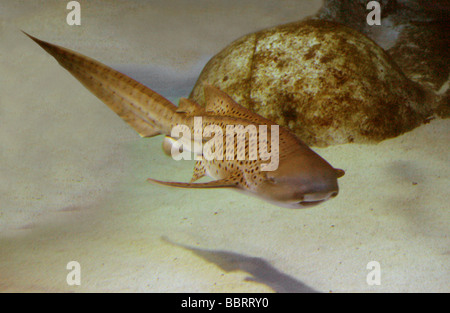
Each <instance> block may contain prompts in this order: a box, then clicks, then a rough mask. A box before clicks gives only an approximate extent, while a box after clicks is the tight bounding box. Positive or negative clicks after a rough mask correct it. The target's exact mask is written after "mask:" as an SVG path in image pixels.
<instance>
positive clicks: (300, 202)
mask: <svg viewBox="0 0 450 313" xmlns="http://www.w3.org/2000/svg"><path fill="white" fill-rule="evenodd" d="M325 201H326V200H316V201H299V202H298V204H299V205H301V206H302V207H311V206H315V205H318V204H321V203H322V202H325Z"/></svg>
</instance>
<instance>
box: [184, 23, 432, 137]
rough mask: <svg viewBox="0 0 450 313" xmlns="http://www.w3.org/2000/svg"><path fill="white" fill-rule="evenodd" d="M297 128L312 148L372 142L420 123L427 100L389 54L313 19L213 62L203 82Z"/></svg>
mask: <svg viewBox="0 0 450 313" xmlns="http://www.w3.org/2000/svg"><path fill="white" fill-rule="evenodd" d="M205 82H207V83H209V84H212V85H215V86H217V87H219V88H220V89H222V90H223V91H225V92H227V93H228V94H229V95H230V96H231V97H233V98H234V99H235V100H236V101H237V102H239V103H240V104H242V105H244V106H246V107H248V108H250V109H252V110H253V111H255V112H257V113H259V114H261V115H262V116H265V117H267V118H269V119H271V120H273V121H275V122H277V123H278V124H280V125H284V126H287V127H289V128H290V129H292V130H293V131H294V132H295V133H296V134H297V135H298V136H299V137H300V138H301V139H302V140H304V141H305V142H306V143H307V144H309V145H316V146H327V145H331V144H342V143H348V142H358V143H373V142H378V141H380V140H383V139H385V138H389V137H394V136H397V135H399V134H401V133H403V132H405V131H408V130H410V129H412V128H414V127H416V126H418V125H419V124H421V123H422V122H423V120H424V118H426V117H427V116H428V115H429V114H430V109H429V107H428V106H426V105H424V104H425V103H427V102H428V99H427V97H428V96H429V93H427V92H425V91H424V89H423V88H421V87H420V86H419V85H418V84H417V83H415V82H412V81H411V80H409V79H408V78H407V77H406V76H405V75H404V74H403V72H402V71H401V70H400V68H399V67H398V66H397V65H396V63H395V62H393V61H392V60H391V58H390V57H389V55H388V54H387V53H386V52H385V51H384V50H383V49H382V48H380V47H379V46H378V45H377V44H376V43H375V42H373V41H372V40H371V39H369V38H368V37H366V36H365V35H363V34H361V33H360V32H358V31H356V30H353V29H351V28H349V27H346V26H344V25H342V24H338V23H334V22H329V21H323V20H308V21H303V22H296V23H291V24H287V25H282V26H277V27H273V28H270V29H267V30H263V31H260V32H257V33H253V34H250V35H247V36H244V37H242V38H240V39H238V40H236V41H235V42H233V43H232V44H231V45H230V46H228V47H226V48H225V49H224V50H222V51H221V52H220V53H219V54H217V55H216V56H214V57H213V58H212V59H211V60H210V61H209V62H208V64H207V65H206V66H205V68H204V69H203V71H202V73H201V75H200V77H199V79H198V81H197V83H196V85H195V87H194V89H193V90H192V93H191V95H190V98H191V99H193V100H195V101H197V102H198V103H200V104H204V98H203V88H202V85H203V83H205Z"/></svg>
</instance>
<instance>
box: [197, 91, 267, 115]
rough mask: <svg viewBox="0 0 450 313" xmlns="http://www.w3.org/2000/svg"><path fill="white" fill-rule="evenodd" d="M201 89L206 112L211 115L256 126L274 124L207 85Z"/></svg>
mask: <svg viewBox="0 0 450 313" xmlns="http://www.w3.org/2000/svg"><path fill="white" fill-rule="evenodd" d="M203 88H204V89H203V90H204V95H205V103H206V112H210V113H213V114H214V115H222V116H229V117H235V118H241V119H246V120H249V121H251V122H253V123H258V124H274V123H273V122H271V121H269V120H268V119H265V118H264V117H262V116H261V115H258V114H256V113H254V112H252V111H250V110H249V109H247V108H246V107H243V106H242V105H240V104H239V103H237V102H236V101H234V100H233V99H232V98H231V97H230V96H229V95H227V94H226V93H225V92H223V91H222V90H220V89H218V88H216V87H214V86H212V85H209V84H205V85H204V87H203Z"/></svg>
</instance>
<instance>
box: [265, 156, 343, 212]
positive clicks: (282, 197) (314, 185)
mask: <svg viewBox="0 0 450 313" xmlns="http://www.w3.org/2000/svg"><path fill="white" fill-rule="evenodd" d="M344 174H345V172H344V171H343V170H341V169H336V168H333V167H332V166H331V165H330V164H329V163H328V162H326V161H325V160H324V159H322V158H321V157H320V156H319V155H317V154H316V153H315V152H313V151H312V150H309V149H305V150H304V151H303V153H301V154H295V155H290V156H289V157H288V158H285V159H284V160H280V164H279V166H278V168H277V169H276V170H274V171H270V172H267V174H266V180H264V181H263V182H262V183H261V184H260V185H259V186H258V190H257V193H258V195H259V196H260V197H262V198H264V199H265V200H266V201H269V202H272V203H273V204H276V205H278V206H281V207H285V208H290V209H301V208H309V207H312V206H315V205H318V204H320V203H323V202H325V201H327V200H329V199H332V198H334V197H336V196H337V195H338V193H339V187H338V182H337V180H338V178H339V177H342V176H343V175H344Z"/></svg>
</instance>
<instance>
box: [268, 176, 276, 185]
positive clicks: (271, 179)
mask: <svg viewBox="0 0 450 313" xmlns="http://www.w3.org/2000/svg"><path fill="white" fill-rule="evenodd" d="M267 180H268V181H269V182H270V183H272V184H277V183H278V181H277V179H276V178H275V177H273V176H269V175H267Z"/></svg>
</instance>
